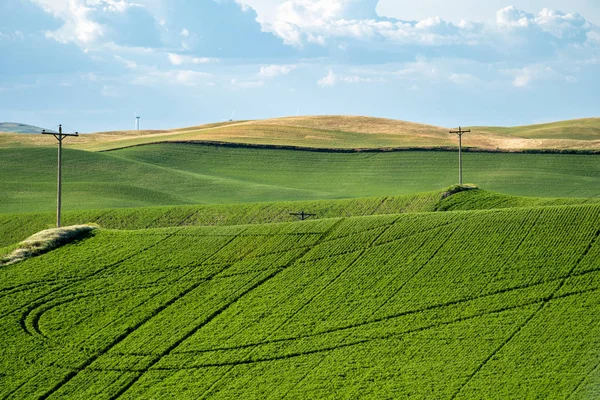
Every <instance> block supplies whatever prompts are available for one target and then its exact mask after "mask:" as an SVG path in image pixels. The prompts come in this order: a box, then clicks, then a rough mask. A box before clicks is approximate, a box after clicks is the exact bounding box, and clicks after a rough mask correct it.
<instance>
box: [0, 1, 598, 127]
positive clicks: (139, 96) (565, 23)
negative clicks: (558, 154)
mask: <svg viewBox="0 0 600 400" xmlns="http://www.w3.org/2000/svg"><path fill="white" fill-rule="evenodd" d="M599 76H600V5H599V4H598V0H570V1H565V0H506V1H504V0H486V1H480V0H454V1H452V2H447V1H444V2H441V1H439V0H419V1H414V0H131V1H130V0H2V1H0V121H1V122H21V123H28V124H32V125H37V126H42V127H47V128H52V127H54V126H56V125H58V124H59V123H62V124H64V125H65V126H67V127H69V128H70V129H71V130H77V131H79V132H95V131H107V130H125V129H133V127H134V121H135V114H136V112H139V114H140V116H141V127H142V129H164V128H176V127H184V126H193V125H199V124H202V123H209V122H217V121H224V120H227V119H229V118H230V117H231V118H233V119H235V120H241V119H260V118H273V117H282V116H293V115H298V114H299V115H332V114H342V115H366V116H375V117H386V118H394V119H401V120H407V121H414V122H422V123H428V124H433V125H439V126H445V127H456V126H459V125H462V126H473V125H500V126H513V125H522V124H532V123H541V122H549V121H556V120H562V119H571V118H582V117H594V116H600V112H599V111H598V110H599V107H600V94H599V93H600V79H599V78H598V77H599Z"/></svg>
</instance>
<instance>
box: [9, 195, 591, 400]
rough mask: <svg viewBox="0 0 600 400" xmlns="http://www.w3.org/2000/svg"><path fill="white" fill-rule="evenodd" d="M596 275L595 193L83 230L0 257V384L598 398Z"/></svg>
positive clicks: (138, 390)
mask: <svg viewBox="0 0 600 400" xmlns="http://www.w3.org/2000/svg"><path fill="white" fill-rule="evenodd" d="M475 192H476V191H471V192H464V193H459V194H457V195H456V196H462V195H464V196H467V195H468V194H469V193H475ZM450 199H452V196H451V197H449V198H448V199H446V200H450ZM484 200H485V199H484ZM599 273H600V205H577V206H551V207H537V208H511V209H507V210H490V211H470V212H446V213H421V214H401V215H400V214H398V215H382V216H367V217H352V218H334V219H319V220H314V221H305V222H294V223H280V224H262V225H261V224H257V225H244V226H219V227H177V228H165V229H147V230H140V231H111V230H102V229H101V230H95V231H93V232H92V234H91V236H90V237H89V238H87V239H85V240H83V241H79V242H76V243H74V244H70V245H67V246H64V247H62V248H59V249H57V250H54V251H52V252H49V253H47V254H45V255H42V256H40V257H37V258H33V259H30V260H27V261H24V262H21V263H18V264H14V265H12V266H8V267H4V268H2V269H0V346H1V348H2V358H1V360H2V363H1V364H0V397H3V398H9V397H12V398H42V399H46V398H48V399H50V398H98V399H116V398H121V399H130V398H156V399H158V398H178V399H186V398H190V399H196V398H203V397H216V398H325V397H327V398H374V399H380V398H408V397H410V398H423V399H431V398H436V399H438V398H439V399H453V398H456V399H462V398H470V399H481V398H568V397H572V398H595V397H597V396H598V393H599V392H598V379H599V378H600V375H599V371H600V367H599V365H600V351H599V350H598V348H599V347H598V338H599V337H600V324H598V321H597V318H596V316H597V315H598V312H600V296H599V295H598V293H599V292H598V291H599V290H600V287H599V286H598V285H599V284H600V275H599Z"/></svg>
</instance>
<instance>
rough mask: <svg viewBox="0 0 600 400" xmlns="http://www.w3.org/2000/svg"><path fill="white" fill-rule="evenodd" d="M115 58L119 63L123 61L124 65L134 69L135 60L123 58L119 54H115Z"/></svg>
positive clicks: (135, 65) (135, 66)
mask: <svg viewBox="0 0 600 400" xmlns="http://www.w3.org/2000/svg"><path fill="white" fill-rule="evenodd" d="M115 59H116V60H118V61H120V62H121V63H123V64H124V65H125V67H127V68H129V69H136V68H137V66H138V65H137V63H136V62H135V61H132V60H128V59H126V58H123V57H121V56H115Z"/></svg>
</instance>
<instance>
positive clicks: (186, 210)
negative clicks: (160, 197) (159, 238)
mask: <svg viewBox="0 0 600 400" xmlns="http://www.w3.org/2000/svg"><path fill="white" fill-rule="evenodd" d="M446 195H447V192H445V191H437V192H429V193H418V194H413V195H404V196H389V197H369V198H357V199H341V200H307V201H293V202H277V203H248V204H211V205H189V206H168V207H139V208H123V209H102V210H81V211H70V212H65V213H63V216H62V220H63V224H64V225H80V224H86V223H93V224H98V225H99V226H101V227H103V228H108V229H125V230H132V229H150V228H167V227H181V226H229V225H248V224H270V223H281V222H291V221H295V220H296V219H297V217H295V216H292V215H290V213H291V212H299V211H302V210H303V211H306V212H309V213H313V214H316V215H315V216H313V217H311V219H324V218H340V217H357V216H370V215H389V214H400V213H422V212H433V211H451V210H490V209H501V208H511V207H542V206H556V205H578V204H579V205H583V204H600V198H535V197H519V196H509V195H505V194H501V193H495V192H490V191H487V190H469V191H464V192H460V193H456V194H453V195H451V196H448V197H446ZM55 218H56V215H55V213H24V214H0V247H2V246H7V245H12V244H15V243H17V242H19V241H21V240H23V239H25V238H27V237H28V236H30V235H32V234H34V233H35V232H38V231H41V230H44V229H47V228H50V227H53V226H54V223H55ZM6 253H8V251H7V252H5V253H2V251H1V250H0V255H2V254H6Z"/></svg>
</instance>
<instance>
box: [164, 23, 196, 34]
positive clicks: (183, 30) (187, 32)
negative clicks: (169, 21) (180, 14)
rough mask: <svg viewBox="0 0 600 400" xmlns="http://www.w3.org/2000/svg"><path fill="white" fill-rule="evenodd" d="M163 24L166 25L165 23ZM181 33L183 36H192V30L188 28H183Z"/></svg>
mask: <svg viewBox="0 0 600 400" xmlns="http://www.w3.org/2000/svg"><path fill="white" fill-rule="evenodd" d="M163 25H164V24H163ZM179 34H180V35H181V36H183V37H188V36H190V31H188V30H187V29H186V28H183V29H182V30H181V33H179Z"/></svg>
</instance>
